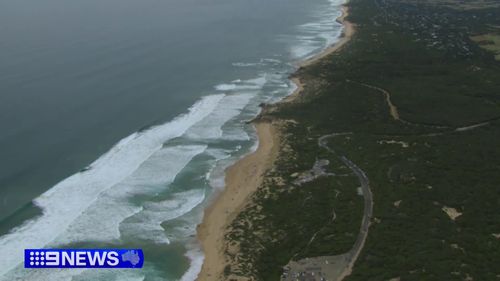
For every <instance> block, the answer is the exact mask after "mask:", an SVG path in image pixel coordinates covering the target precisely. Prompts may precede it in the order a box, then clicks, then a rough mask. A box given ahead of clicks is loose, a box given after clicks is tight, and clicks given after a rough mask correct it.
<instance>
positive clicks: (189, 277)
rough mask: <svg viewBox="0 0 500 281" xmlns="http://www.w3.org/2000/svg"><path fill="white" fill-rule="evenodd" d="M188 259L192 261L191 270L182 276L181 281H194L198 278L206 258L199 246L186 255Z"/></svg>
mask: <svg viewBox="0 0 500 281" xmlns="http://www.w3.org/2000/svg"><path fill="white" fill-rule="evenodd" d="M186 257H187V258H189V260H190V261H191V265H190V267H189V269H188V270H187V271H186V272H185V273H184V274H183V275H182V277H181V279H180V281H194V280H196V278H197V277H198V274H199V273H200V271H201V267H202V265H203V260H204V256H203V253H202V252H201V250H200V249H199V246H195V247H192V248H191V249H189V250H188V252H187V253H186Z"/></svg>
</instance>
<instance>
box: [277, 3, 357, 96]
mask: <svg viewBox="0 0 500 281" xmlns="http://www.w3.org/2000/svg"><path fill="white" fill-rule="evenodd" d="M348 15H349V9H348V8H347V7H346V6H343V7H342V15H341V16H340V17H339V18H338V19H337V22H339V23H341V24H342V25H344V29H343V31H342V35H341V37H340V39H339V41H337V43H335V44H333V45H332V46H330V47H328V48H326V49H325V50H324V51H323V52H321V53H319V54H317V55H316V56H313V57H311V58H309V59H307V60H305V61H303V62H301V63H299V64H298V67H307V66H309V65H312V64H314V63H317V62H319V61H321V59H323V58H324V57H326V56H328V55H330V54H332V53H334V52H337V51H338V50H340V49H342V47H344V45H345V44H346V43H347V42H349V40H351V37H352V36H353V35H354V32H355V28H354V25H353V24H352V23H350V22H349V21H346V20H345V18H346V17H347V16H348ZM292 81H293V83H295V85H296V86H297V89H296V90H295V91H294V92H293V93H292V94H291V95H289V96H287V97H286V98H284V99H283V100H282V102H291V101H293V100H295V99H296V98H297V96H298V95H299V93H300V92H302V90H303V89H304V85H303V82H302V81H301V80H300V78H299V77H293V78H292Z"/></svg>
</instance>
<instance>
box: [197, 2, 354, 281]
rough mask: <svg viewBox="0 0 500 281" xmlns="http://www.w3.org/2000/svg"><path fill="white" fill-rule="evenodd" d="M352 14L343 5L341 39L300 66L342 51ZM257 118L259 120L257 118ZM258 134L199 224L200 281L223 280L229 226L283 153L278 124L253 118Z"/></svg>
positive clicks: (299, 89) (229, 170) (300, 88)
mask: <svg viewBox="0 0 500 281" xmlns="http://www.w3.org/2000/svg"><path fill="white" fill-rule="evenodd" d="M348 15H349V11H348V8H347V7H346V6H342V15H341V16H340V17H339V18H337V22H339V23H341V24H342V25H343V31H342V35H341V36H340V37H339V41H337V42H336V43H335V44H333V45H331V46H329V47H328V48H326V49H325V50H323V51H322V52H320V53H318V54H317V55H315V56H313V57H311V58H309V59H307V60H305V61H303V62H301V63H300V64H298V67H299V68H301V67H307V66H309V65H312V64H314V63H317V62H319V61H320V60H321V59H323V58H324V57H326V56H328V55H330V54H331V53H333V52H336V51H338V50H340V49H341V48H342V47H343V46H344V45H345V44H346V43H347V42H348V41H349V40H350V39H351V37H352V35H353V34H354V26H353V25H352V24H351V23H350V22H348V21H346V20H345V18H346V17H347V16H348ZM290 79H291V80H292V81H293V83H294V84H295V85H296V86H297V88H296V89H295V91H294V92H293V93H292V94H290V95H288V96H287V97H285V98H283V99H282V100H281V101H279V102H278V104H279V103H288V102H292V101H294V100H295V99H296V98H297V97H298V96H299V94H300V93H301V92H302V91H303V89H304V83H303V82H302V81H301V80H300V78H299V77H292V78H290ZM254 120H255V119H254ZM253 123H254V125H255V129H256V133H257V136H258V142H259V144H258V148H257V150H256V151H255V152H253V153H250V154H248V155H246V156H245V157H243V158H242V159H240V160H238V161H237V162H236V163H234V164H233V165H231V166H230V167H229V168H227V169H226V178H225V188H224V190H223V191H221V192H220V193H219V194H215V195H214V200H213V201H212V202H211V203H210V205H209V206H208V207H207V208H206V209H205V213H204V216H203V221H202V223H201V224H199V225H198V227H197V238H198V241H199V242H200V243H201V247H202V250H203V254H204V260H203V265H202V268H201V271H200V272H199V274H198V277H197V279H196V280H197V281H211V280H214V281H219V280H221V279H220V278H219V277H220V275H221V274H222V273H223V271H224V268H225V266H226V264H227V261H226V260H225V257H224V248H225V245H226V243H227V242H228V241H224V235H225V233H226V231H225V230H226V227H227V226H228V224H229V223H230V222H231V221H232V220H233V219H234V218H235V217H236V216H237V214H238V213H239V211H240V210H242V209H243V208H244V207H245V206H246V204H247V203H248V202H249V199H250V196H251V195H252V194H253V193H254V192H255V191H256V190H257V189H258V188H259V187H260V185H261V183H262V181H263V179H264V174H265V172H266V171H267V170H269V169H271V168H272V166H273V164H274V161H275V160H276V158H277V156H278V154H279V152H280V147H279V141H280V137H281V136H280V133H279V128H278V126H277V125H276V124H273V123H272V122H271V121H264V120H259V121H253Z"/></svg>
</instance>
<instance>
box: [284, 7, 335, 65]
mask: <svg viewBox="0 0 500 281" xmlns="http://www.w3.org/2000/svg"><path fill="white" fill-rule="evenodd" d="M344 2H345V1H343V0H330V1H329V4H328V5H326V6H325V7H323V9H319V10H318V11H317V12H316V13H315V14H313V15H312V18H313V20H312V21H311V22H308V23H305V24H302V25H299V26H297V32H298V33H299V35H297V36H295V37H294V38H292V39H288V40H287V41H290V42H291V44H290V54H291V56H292V58H293V59H299V60H304V59H308V58H310V57H311V56H313V55H315V54H316V53H318V52H320V51H321V50H324V49H326V48H327V47H329V46H331V45H332V44H334V43H336V42H337V41H338V38H339V35H340V34H341V31H342V25H341V24H339V23H338V22H337V21H336V19H337V18H338V17H339V16H340V15H341V9H340V5H342V4H343V3H344Z"/></svg>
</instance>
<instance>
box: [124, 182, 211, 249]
mask: <svg viewBox="0 0 500 281" xmlns="http://www.w3.org/2000/svg"><path fill="white" fill-rule="evenodd" d="M204 200H205V191H204V190H202V189H193V190H188V191H184V192H179V193H175V194H173V195H172V196H171V198H169V199H167V200H164V201H161V202H149V203H146V204H145V205H144V209H143V210H141V211H140V212H138V213H137V214H135V215H134V216H132V217H130V218H129V219H127V220H126V221H124V222H122V223H121V225H120V231H121V232H122V234H123V235H124V236H126V237H127V238H134V240H136V241H137V239H139V240H143V241H152V242H154V243H157V244H169V243H170V240H171V239H175V238H179V237H182V236H176V235H175V233H173V232H172V231H168V233H167V232H166V231H165V229H164V228H163V227H162V226H161V223H163V222H166V221H171V220H174V219H177V218H179V217H181V216H183V215H185V214H187V213H189V212H191V211H192V210H193V209H194V208H196V207H197V206H198V205H200V204H201V203H202V202H203V201H204ZM167 234H168V237H167ZM169 237H170V239H169ZM182 238H184V237H182Z"/></svg>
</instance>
